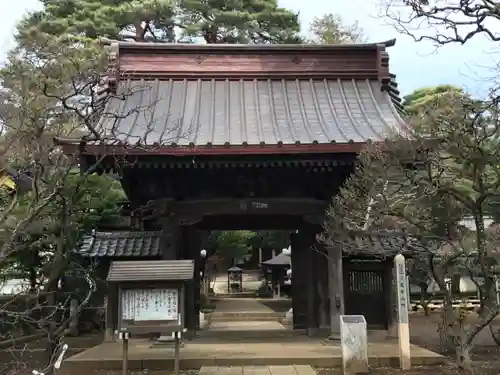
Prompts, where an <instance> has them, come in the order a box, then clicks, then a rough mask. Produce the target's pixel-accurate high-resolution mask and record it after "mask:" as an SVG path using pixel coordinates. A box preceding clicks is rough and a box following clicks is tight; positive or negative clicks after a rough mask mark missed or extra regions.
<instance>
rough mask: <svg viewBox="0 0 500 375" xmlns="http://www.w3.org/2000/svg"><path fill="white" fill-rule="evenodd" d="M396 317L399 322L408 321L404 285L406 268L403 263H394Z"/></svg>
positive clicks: (405, 287)
mask: <svg viewBox="0 0 500 375" xmlns="http://www.w3.org/2000/svg"><path fill="white" fill-rule="evenodd" d="M396 281H397V298H398V302H397V303H398V319H399V323H403V324H404V323H408V294H407V290H406V289H407V286H406V269H405V265H404V263H397V265H396Z"/></svg>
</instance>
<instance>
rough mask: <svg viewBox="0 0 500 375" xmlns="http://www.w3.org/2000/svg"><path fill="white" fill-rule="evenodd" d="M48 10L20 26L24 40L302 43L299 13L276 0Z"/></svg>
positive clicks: (154, 1) (109, 1)
mask: <svg viewBox="0 0 500 375" xmlns="http://www.w3.org/2000/svg"><path fill="white" fill-rule="evenodd" d="M42 3H43V5H44V7H43V9H42V10H41V11H38V12H34V13H32V14H30V15H29V16H28V17H27V18H25V19H24V20H23V22H22V23H21V25H20V27H19V33H18V36H17V37H18V41H19V42H21V43H23V44H29V42H30V39H31V38H32V36H33V34H34V33H40V32H41V33H45V34H49V35H54V36H57V37H61V36H67V35H72V36H77V37H87V38H91V39H95V38H98V37H107V38H111V39H118V40H135V41H161V42H173V41H175V40H177V41H183V42H196V41H197V38H200V39H203V40H204V41H205V42H206V43H291V42H298V41H300V38H299V37H298V32H299V31H300V25H299V20H298V14H295V13H293V12H291V11H289V10H287V9H284V8H280V7H278V5H277V1H276V0H260V1H257V0H233V1H229V2H228V1H221V0H208V1H202V0H186V1H183V2H181V3H177V2H175V1H173V0H145V1H144V0H143V1H138V0H65V1H61V0H42Z"/></svg>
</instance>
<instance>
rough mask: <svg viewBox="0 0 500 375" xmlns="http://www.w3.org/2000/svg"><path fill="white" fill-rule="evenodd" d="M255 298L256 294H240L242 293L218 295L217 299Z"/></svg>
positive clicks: (216, 295)
mask: <svg viewBox="0 0 500 375" xmlns="http://www.w3.org/2000/svg"><path fill="white" fill-rule="evenodd" d="M252 297H255V292H240V293H216V294H215V298H252Z"/></svg>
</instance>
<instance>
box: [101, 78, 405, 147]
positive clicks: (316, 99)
mask: <svg viewBox="0 0 500 375" xmlns="http://www.w3.org/2000/svg"><path fill="white" fill-rule="evenodd" d="M106 114H108V115H106ZM117 115H118V118H119V119H118V120H117ZM100 125H101V126H102V133H103V136H108V137H109V138H111V139H113V140H117V141H120V142H123V143H126V144H132V145H136V144H142V145H148V146H149V145H155V144H156V145H167V144H171V143H176V144H177V145H180V146H229V145H239V146H241V145H262V144H266V145H279V144H284V145H292V144H297V143H301V144H311V145H314V144H328V143H339V144H342V143H344V144H345V143H365V142H367V141H370V140H372V141H378V140H383V139H384V138H386V137H387V136H390V135H391V134H394V133H402V132H403V133H406V132H407V127H406V125H405V123H404V121H403V120H402V119H401V117H400V114H399V113H398V110H397V109H396V107H395V106H394V103H393V99H391V96H390V94H389V93H388V92H387V91H384V90H382V87H381V84H380V82H379V81H378V80H367V79H366V80H341V79H337V80H335V79H331V80H326V79H324V80H321V79H277V80H256V79H254V80H214V79H212V80H210V79H207V80H201V79H198V80H195V79H193V80H186V79H184V80H166V81H161V80H149V81H144V80H129V81H123V82H120V85H119V87H118V94H117V95H116V96H113V98H111V100H110V101H109V102H108V104H107V108H106V110H105V111H104V115H103V116H102V117H101V123H100ZM174 141H175V142H174Z"/></svg>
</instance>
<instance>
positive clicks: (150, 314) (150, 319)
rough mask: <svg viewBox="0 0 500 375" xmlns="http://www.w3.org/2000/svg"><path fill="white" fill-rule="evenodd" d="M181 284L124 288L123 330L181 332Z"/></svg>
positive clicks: (121, 298) (121, 301)
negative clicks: (176, 285)
mask: <svg viewBox="0 0 500 375" xmlns="http://www.w3.org/2000/svg"><path fill="white" fill-rule="evenodd" d="M182 291H183V289H182V288H181V287H158V288H145V287H144V285H141V286H138V287H136V288H120V306H119V307H120V330H121V331H127V332H131V333H137V334H146V333H152V332H158V333H161V334H165V333H173V332H180V331H181V330H182V328H183V322H182V307H181V306H182V301H183V296H182Z"/></svg>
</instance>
